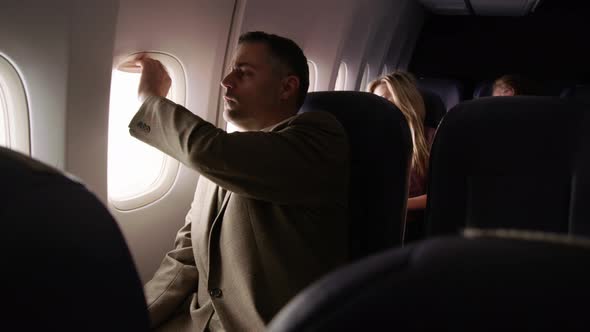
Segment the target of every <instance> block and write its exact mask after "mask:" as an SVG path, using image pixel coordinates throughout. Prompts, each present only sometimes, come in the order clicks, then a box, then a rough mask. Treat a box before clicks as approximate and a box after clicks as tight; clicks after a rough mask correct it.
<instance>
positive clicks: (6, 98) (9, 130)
mask: <svg viewBox="0 0 590 332" xmlns="http://www.w3.org/2000/svg"><path fill="white" fill-rule="evenodd" d="M0 145H1V146H4V147H8V148H10V149H13V150H16V151H19V152H21V153H23V154H26V155H30V152H31V150H30V138H29V109H28V106H27V98H26V94H25V89H24V85H23V83H22V80H21V78H20V75H19V74H18V72H17V71H16V69H15V68H14V67H13V66H12V65H11V64H10V62H9V61H8V60H7V59H6V58H4V57H2V56H0Z"/></svg>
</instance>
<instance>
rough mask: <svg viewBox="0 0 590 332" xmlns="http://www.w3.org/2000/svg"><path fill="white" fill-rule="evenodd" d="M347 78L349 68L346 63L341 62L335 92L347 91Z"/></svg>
mask: <svg viewBox="0 0 590 332" xmlns="http://www.w3.org/2000/svg"><path fill="white" fill-rule="evenodd" d="M347 76H348V67H347V66H346V63H344V62H340V67H339V68H338V76H336V84H334V90H335V91H342V90H346V80H347Z"/></svg>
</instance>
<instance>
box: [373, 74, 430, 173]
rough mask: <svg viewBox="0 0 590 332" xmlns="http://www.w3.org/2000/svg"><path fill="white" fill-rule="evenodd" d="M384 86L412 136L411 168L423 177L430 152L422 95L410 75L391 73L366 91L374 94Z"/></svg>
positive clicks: (379, 79)
mask: <svg viewBox="0 0 590 332" xmlns="http://www.w3.org/2000/svg"><path fill="white" fill-rule="evenodd" d="M381 85H385V86H386V87H387V90H389V93H390V94H391V96H392V98H391V100H390V101H391V102H392V103H394V104H395V106H397V108H399V110H400V111H401V112H402V114H403V115H404V117H405V118H406V121H408V125H409V127H410V132H411V134H412V142H413V143H414V151H413V154H412V168H413V169H415V170H416V172H417V173H418V175H420V176H424V175H425V174H426V171H427V170H428V159H429V157H430V151H429V148H428V144H427V143H426V136H425V129H424V117H425V116H426V110H425V107H424V100H423V99H422V95H421V94H420V92H419V91H418V88H416V80H415V79H414V77H413V76H412V75H411V74H410V73H405V72H399V71H397V72H393V73H390V74H387V75H384V76H381V77H379V78H377V79H376V80H374V81H372V82H371V83H369V85H368V86H367V90H368V91H369V92H371V93H375V90H376V89H377V87H379V86H381Z"/></svg>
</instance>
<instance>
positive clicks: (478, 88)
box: [473, 80, 494, 99]
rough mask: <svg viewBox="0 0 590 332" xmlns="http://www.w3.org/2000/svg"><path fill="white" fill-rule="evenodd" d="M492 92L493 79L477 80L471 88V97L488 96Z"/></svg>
mask: <svg viewBox="0 0 590 332" xmlns="http://www.w3.org/2000/svg"><path fill="white" fill-rule="evenodd" d="M492 93H494V81H489V80H488V81H483V82H479V83H477V85H475V88H474V89H473V99H477V98H481V97H490V96H491V95H492Z"/></svg>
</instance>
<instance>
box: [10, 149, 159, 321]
mask: <svg viewBox="0 0 590 332" xmlns="http://www.w3.org/2000/svg"><path fill="white" fill-rule="evenodd" d="M0 177H2V186H0V219H1V220H2V232H0V234H1V235H0V245H1V246H2V252H3V258H2V259H3V269H2V271H3V273H2V274H3V276H2V280H3V282H2V284H3V285H4V287H3V288H4V289H3V291H2V295H3V299H4V302H5V306H4V307H5V309H3V317H4V318H3V323H4V325H5V326H18V327H19V328H18V329H19V330H23V331H67V332H69V331H96V332H98V331H101V332H104V331H148V330H149V318H148V314H147V309H146V304H145V299H144V295H143V289H142V285H141V283H140V280H139V277H138V274H137V271H136V269H135V266H134V264H133V260H132V258H131V255H130V253H129V250H128V248H127V245H126V244H125V240H124V239H123V236H122V234H121V232H120V231H119V228H118V226H117V224H116V222H115V220H114V219H113V218H112V217H111V215H110V214H109V212H108V211H107V210H106V208H105V207H104V206H103V205H102V204H101V203H100V202H99V201H98V199H96V197H95V196H94V195H93V194H91V193H90V192H88V190H86V189H85V188H84V186H83V185H81V184H79V183H76V182H74V181H71V180H69V179H68V178H66V177H65V176H63V175H61V174H59V173H58V172H57V171H55V170H53V169H51V168H49V167H48V166H45V165H43V164H41V163H39V162H37V161H34V160H32V159H30V158H28V157H26V156H24V155H21V154H19V153H16V152H13V151H11V150H8V149H4V148H0Z"/></svg>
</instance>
